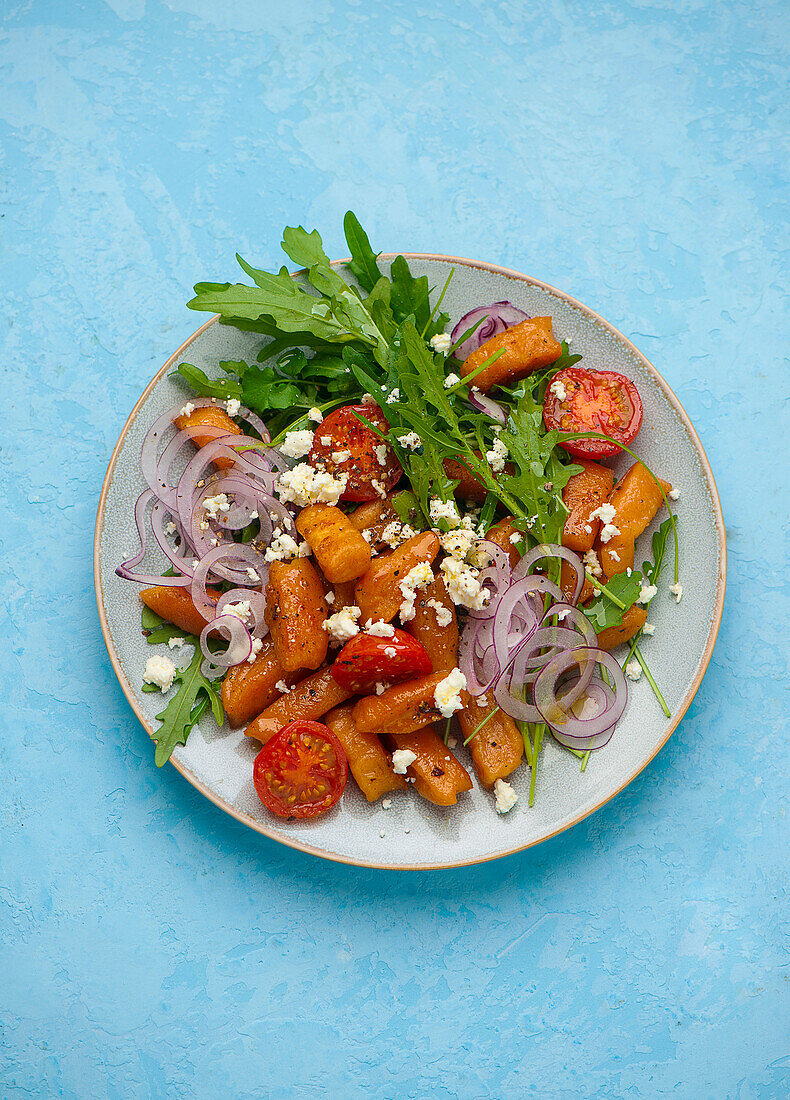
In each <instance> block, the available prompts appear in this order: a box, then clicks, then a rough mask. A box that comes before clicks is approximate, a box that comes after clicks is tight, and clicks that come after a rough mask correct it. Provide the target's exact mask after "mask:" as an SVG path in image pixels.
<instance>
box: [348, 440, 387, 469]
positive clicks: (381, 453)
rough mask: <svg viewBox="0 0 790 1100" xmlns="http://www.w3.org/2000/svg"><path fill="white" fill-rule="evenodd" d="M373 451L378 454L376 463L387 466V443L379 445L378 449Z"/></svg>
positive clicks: (375, 448)
mask: <svg viewBox="0 0 790 1100" xmlns="http://www.w3.org/2000/svg"><path fill="white" fill-rule="evenodd" d="M373 450H374V451H375V452H376V462H378V464H379V466H386V465H387V450H388V448H387V444H386V443H379V444H378V446H377V447H374V448H373ZM349 453H350V452H349Z"/></svg>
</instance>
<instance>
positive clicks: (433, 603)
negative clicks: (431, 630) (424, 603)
mask: <svg viewBox="0 0 790 1100" xmlns="http://www.w3.org/2000/svg"><path fill="white" fill-rule="evenodd" d="M428 607H432V608H433V610H434V611H435V612H436V625H437V626H449V625H450V623H451V622H452V621H453V613H452V611H451V610H450V608H449V607H445V606H444V604H442V603H439V601H438V600H428Z"/></svg>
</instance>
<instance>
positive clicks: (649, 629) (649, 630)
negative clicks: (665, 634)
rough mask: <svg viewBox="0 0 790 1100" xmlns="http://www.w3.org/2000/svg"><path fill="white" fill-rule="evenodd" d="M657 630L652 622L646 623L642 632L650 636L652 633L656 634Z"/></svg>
mask: <svg viewBox="0 0 790 1100" xmlns="http://www.w3.org/2000/svg"><path fill="white" fill-rule="evenodd" d="M655 632H656V628H655V626H654V625H653V624H652V623H645V625H644V626H643V627H642V633H643V634H647V636H648V638H649V637H650V635H651V634H655Z"/></svg>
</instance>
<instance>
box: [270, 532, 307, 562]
mask: <svg viewBox="0 0 790 1100" xmlns="http://www.w3.org/2000/svg"><path fill="white" fill-rule="evenodd" d="M263 556H264V558H265V559H266V561H291V560H292V559H293V558H309V557H310V547H309V546H308V545H307V543H306V542H302V543H298V542H297V541H296V539H295V538H293V537H292V536H291V535H286V534H279V535H277V537H276V538H274V539H272V541H271V543H270V545H269V546H268V547H267V549H266V552H265V554H264V555H263Z"/></svg>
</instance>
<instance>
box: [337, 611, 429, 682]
mask: <svg viewBox="0 0 790 1100" xmlns="http://www.w3.org/2000/svg"><path fill="white" fill-rule="evenodd" d="M393 630H394V631H395V633H394V634H393V635H392V637H390V638H378V637H374V636H373V635H372V634H357V636H356V637H355V638H352V639H351V641H350V642H346V644H345V645H344V646H343V648H342V649H341V650H340V653H338V655H337V657H336V658H335V663H334V664H333V665H332V677H333V679H334V680H336V681H337V683H338V684H340V686H341V687H342V688H345V690H346V691H353V692H354V693H355V694H357V695H370V694H372V693H373V692H374V691H375V690H376V684H386V685H387V687H391V686H392V684H400V683H402V681H404V680H411V679H412V678H413V677H415V676H427V675H428V673H429V672H433V663H432V662H431V658H430V657H429V656H428V651H427V650H426V648H425V646H423V645H420V643H419V642H418V641H417V640H416V638H412V636H411V634H406V633H405V631H403V630H397V629H396V628H395V627H393Z"/></svg>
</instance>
